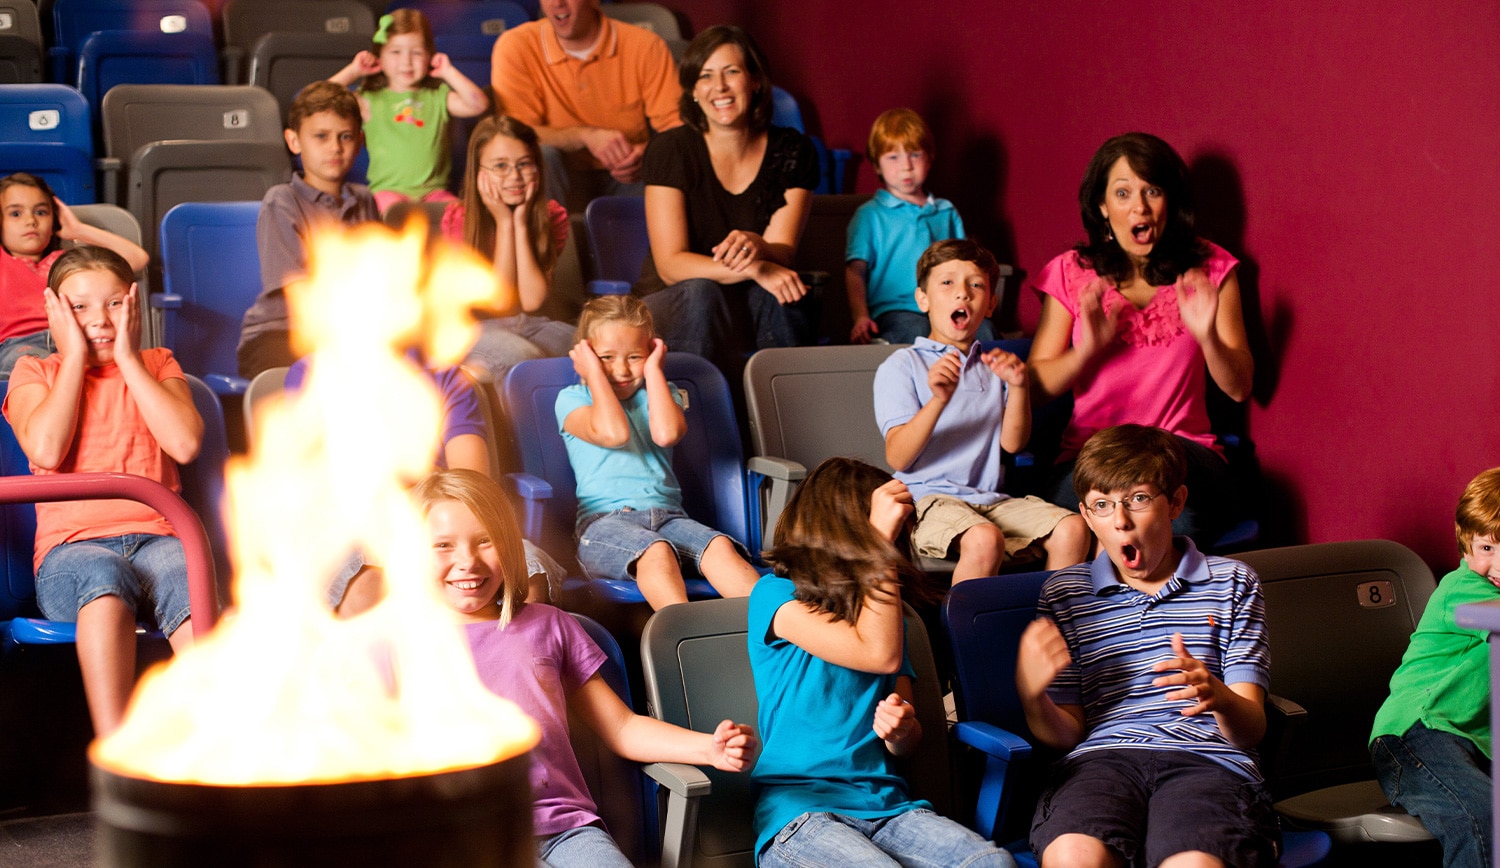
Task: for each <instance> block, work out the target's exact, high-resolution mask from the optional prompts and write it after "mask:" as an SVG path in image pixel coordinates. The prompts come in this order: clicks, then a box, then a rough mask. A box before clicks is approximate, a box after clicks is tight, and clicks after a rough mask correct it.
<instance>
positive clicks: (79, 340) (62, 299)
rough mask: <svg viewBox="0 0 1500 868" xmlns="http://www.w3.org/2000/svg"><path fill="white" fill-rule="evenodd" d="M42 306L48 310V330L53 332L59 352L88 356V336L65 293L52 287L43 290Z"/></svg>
mask: <svg viewBox="0 0 1500 868" xmlns="http://www.w3.org/2000/svg"><path fill="white" fill-rule="evenodd" d="M42 307H43V308H45V309H46V311H47V331H49V332H51V333H52V342H53V343H54V344H56V345H57V354H58V355H60V356H62V357H63V358H65V359H66V358H70V357H75V356H82V357H83V358H85V359H86V358H87V357H88V355H87V354H88V345H89V344H88V338H86V337H85V336H84V334H83V326H81V325H79V324H78V317H76V316H74V315H73V305H72V303H71V302H69V301H68V297H67V296H65V295H58V294H57V293H56V292H54V291H53V290H52V289H51V288H50V287H49V288H47V289H44V290H42Z"/></svg>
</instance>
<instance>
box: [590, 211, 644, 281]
mask: <svg viewBox="0 0 1500 868" xmlns="http://www.w3.org/2000/svg"><path fill="white" fill-rule="evenodd" d="M583 222H584V226H585V228H587V229H588V233H589V251H590V252H591V254H592V256H593V275H592V276H593V277H594V278H595V279H598V280H623V281H625V282H627V283H635V282H636V281H637V280H639V279H640V276H641V266H642V265H643V264H644V263H645V262H646V254H648V253H650V252H651V239H650V237H649V236H647V234H646V202H645V200H644V199H642V198H641V197H640V196H600V197H599V198H597V199H595V200H593V201H592V202H590V203H589V204H588V207H587V208H586V209H584V212H583Z"/></svg>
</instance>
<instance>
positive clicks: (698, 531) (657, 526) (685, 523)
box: [578, 507, 748, 581]
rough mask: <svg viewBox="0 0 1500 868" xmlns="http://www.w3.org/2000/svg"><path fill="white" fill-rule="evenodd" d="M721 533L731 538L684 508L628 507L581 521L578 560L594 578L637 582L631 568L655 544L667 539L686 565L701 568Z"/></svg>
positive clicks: (695, 568) (738, 546)
mask: <svg viewBox="0 0 1500 868" xmlns="http://www.w3.org/2000/svg"><path fill="white" fill-rule="evenodd" d="M721 536H722V537H725V538H726V539H728V536H727V535H726V534H723V533H720V532H719V531H716V530H714V529H713V528H711V527H708V526H706V525H702V524H699V523H698V522H696V521H693V520H692V519H690V518H688V517H687V513H685V512H682V511H681V510H677V509H630V508H628V507H627V508H625V509H619V510H615V511H614V512H601V513H597V514H595V515H591V516H589V517H588V518H585V519H584V520H583V521H581V522H579V524H578V563H579V564H580V565H581V566H582V567H583V571H584V573H585V574H586V575H587V576H588V577H589V578H591V579H629V580H632V581H633V580H634V579H635V575H634V573H633V572H632V571H631V567H633V566H634V565H635V562H636V561H638V560H640V559H641V555H643V554H645V553H646V549H648V548H650V547H651V546H652V544H653V543H655V542H657V541H658V540H666V541H667V542H669V543H671V544H672V548H674V549H676V550H677V558H678V560H680V561H682V562H683V565H684V566H686V567H692V568H693V569H694V570H697V569H698V563H699V561H701V560H702V559H703V553H704V552H705V551H707V549H708V545H709V543H711V542H713V541H714V540H715V539H717V538H718V537H721ZM730 542H734V540H732V539H730ZM734 547H735V549H736V550H738V551H739V553H740V556H741V557H746V555H745V550H744V547H743V546H741V545H740V544H739V543H734ZM747 559H748V558H747Z"/></svg>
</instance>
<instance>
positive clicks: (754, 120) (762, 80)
mask: <svg viewBox="0 0 1500 868" xmlns="http://www.w3.org/2000/svg"><path fill="white" fill-rule="evenodd" d="M721 45H734V46H737V47H738V48H739V49H740V54H741V55H742V56H743V57H744V58H745V74H746V75H749V76H750V130H751V132H756V133H762V132H765V131H766V130H768V129H770V128H771V108H772V106H771V103H772V98H771V75H770V72H769V71H767V69H766V56H765V55H764V54H762V53H761V50H760V46H759V45H756V44H755V39H754V38H753V37H751V36H750V34H749V33H746V32H745V31H744V30H742V29H741V28H739V27H736V26H734V25H733V24H715V25H714V26H713V27H710V28H708V29H707V30H705V31H703V32H702V33H699V34H698V35H697V36H694V37H693V41H692V42H690V43H688V47H687V49H686V50H685V51H683V53H682V64H681V65H680V66H679V67H678V68H677V81H678V83H679V84H681V85H682V98H681V99H679V100H678V101H677V114H678V115H680V116H681V117H682V122H683V123H685V124H687V125H688V126H690V127H692V128H693V129H695V130H697V131H698V132H700V133H706V132H708V118H706V117H704V115H703V109H701V108H699V107H698V103H696V102H694V101H693V86H694V85H696V84H697V83H698V73H700V72H702V71H703V64H705V63H708V59H709V58H710V57H712V56H713V53H714V52H715V51H717V50H719V46H721Z"/></svg>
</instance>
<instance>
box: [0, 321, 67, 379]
mask: <svg viewBox="0 0 1500 868" xmlns="http://www.w3.org/2000/svg"><path fill="white" fill-rule="evenodd" d="M56 349H57V347H56V346H55V345H54V344H53V343H52V332H49V331H47V330H46V329H42V330H41V331H39V332H32V333H31V334H29V335H16V336H15V337H13V338H6V339H5V340H3V341H0V374H9V373H10V372H11V371H12V370H13V369H14V368H15V367H16V362H19V361H20V360H21V357H22V356H36V357H37V358H39V359H45V358H47V357H48V356H50V355H52V353H53V352H54V351H55V350H56Z"/></svg>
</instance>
